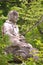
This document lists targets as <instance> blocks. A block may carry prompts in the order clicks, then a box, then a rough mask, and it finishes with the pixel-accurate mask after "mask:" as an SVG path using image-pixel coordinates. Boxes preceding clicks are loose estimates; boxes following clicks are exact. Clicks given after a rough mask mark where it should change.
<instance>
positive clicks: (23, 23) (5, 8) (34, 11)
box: [0, 0, 43, 65]
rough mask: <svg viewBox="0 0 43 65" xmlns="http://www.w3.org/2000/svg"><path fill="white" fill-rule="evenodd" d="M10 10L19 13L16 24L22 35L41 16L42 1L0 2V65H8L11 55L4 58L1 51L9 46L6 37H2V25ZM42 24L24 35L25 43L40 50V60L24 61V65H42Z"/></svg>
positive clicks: (42, 12)
mask: <svg viewBox="0 0 43 65" xmlns="http://www.w3.org/2000/svg"><path fill="white" fill-rule="evenodd" d="M10 10H16V11H18V13H19V20H18V22H17V24H18V26H19V29H20V33H21V34H23V33H24V32H26V30H27V29H30V27H32V25H33V24H35V23H36V22H37V21H38V20H39V19H40V17H41V16H42V15H43V0H31V1H29V0H11V1H9V2H0V65H9V64H8V62H7V60H8V59H11V58H12V55H9V56H6V55H5V54H4V53H3V49H4V48H5V47H6V46H8V45H10V41H8V40H9V38H8V36H4V37H2V32H1V29H2V25H3V23H4V22H5V20H6V19H7V14H8V12H9V11H10ZM40 29H41V31H43V22H42V23H40V24H39V25H38V26H37V27H35V28H33V29H32V30H31V31H29V32H27V33H26V34H25V38H26V41H27V42H29V43H30V44H32V45H33V47H36V48H38V49H39V50H40V53H39V56H40V60H39V61H38V62H34V61H32V60H30V61H29V60H28V61H26V62H25V63H26V65H43V62H42V60H43V57H42V56H43V53H42V50H43V48H42V47H43V34H41V33H40V31H39V30H40Z"/></svg>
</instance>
